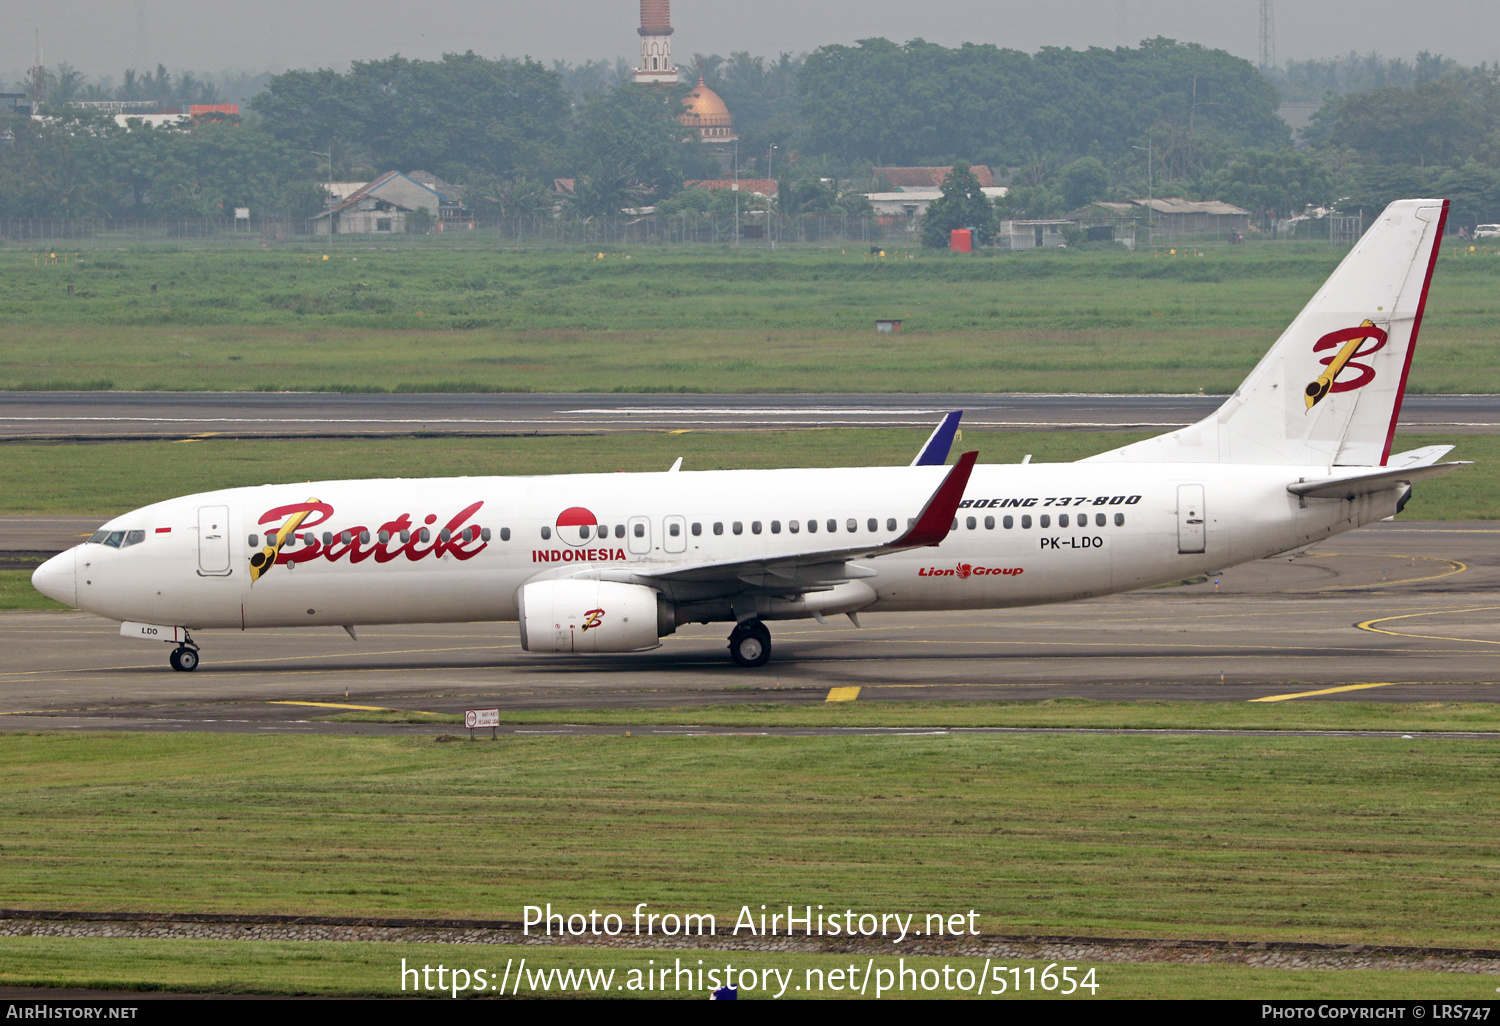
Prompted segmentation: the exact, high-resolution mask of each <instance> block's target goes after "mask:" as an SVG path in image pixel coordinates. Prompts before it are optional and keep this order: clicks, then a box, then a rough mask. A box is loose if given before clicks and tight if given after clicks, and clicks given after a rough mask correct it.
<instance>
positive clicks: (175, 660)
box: [167, 648, 198, 673]
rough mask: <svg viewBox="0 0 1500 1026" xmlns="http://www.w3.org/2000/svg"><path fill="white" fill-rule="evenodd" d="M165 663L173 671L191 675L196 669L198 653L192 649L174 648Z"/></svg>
mask: <svg viewBox="0 0 1500 1026" xmlns="http://www.w3.org/2000/svg"><path fill="white" fill-rule="evenodd" d="M167 662H169V663H171V664H172V669H174V670H181V671H182V672H183V673H192V672H193V671H194V670H196V669H197V668H198V652H197V650H196V649H192V648H174V649H173V650H172V655H171V656H170V657H169V658H168V660H167Z"/></svg>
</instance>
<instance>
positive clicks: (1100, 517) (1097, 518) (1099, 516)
mask: <svg viewBox="0 0 1500 1026" xmlns="http://www.w3.org/2000/svg"><path fill="white" fill-rule="evenodd" d="M1094 526H1095V527H1103V526H1104V514H1103V513H1095V514H1094Z"/></svg>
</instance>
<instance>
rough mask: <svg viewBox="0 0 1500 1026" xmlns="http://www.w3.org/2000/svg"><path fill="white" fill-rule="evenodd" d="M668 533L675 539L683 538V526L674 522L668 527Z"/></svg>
mask: <svg viewBox="0 0 1500 1026" xmlns="http://www.w3.org/2000/svg"><path fill="white" fill-rule="evenodd" d="M667 533H668V534H670V535H671V536H672V537H673V538H678V537H681V535H682V525H681V524H679V523H677V522H676V521H675V520H674V521H672V523H670V524H668V525H667Z"/></svg>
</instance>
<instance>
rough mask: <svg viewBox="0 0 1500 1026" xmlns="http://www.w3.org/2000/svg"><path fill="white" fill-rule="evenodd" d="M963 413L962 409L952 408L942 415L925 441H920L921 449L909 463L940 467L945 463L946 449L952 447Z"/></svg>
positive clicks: (946, 459)
mask: <svg viewBox="0 0 1500 1026" xmlns="http://www.w3.org/2000/svg"><path fill="white" fill-rule="evenodd" d="M963 415H964V411H963V410H954V411H953V412H952V413H949V414H946V415H944V417H943V419H942V420H940V421H938V426H937V427H935V428H933V429H932V434H930V435H928V436H927V441H926V442H924V443H922V451H921V452H919V453H917V458H916V459H914V460H912V461H911V465H912V466H914V467H941V466H942V465H943V464H944V463H947V462H948V450H949V449H952V448H953V436H954V435H955V434H956V433H957V432H958V422H959V420H960V419H961V418H962V417H963Z"/></svg>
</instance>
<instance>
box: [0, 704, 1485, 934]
mask: <svg viewBox="0 0 1500 1026" xmlns="http://www.w3.org/2000/svg"><path fill="white" fill-rule="evenodd" d="M1493 763H1494V755H1493V744H1492V743H1489V742H1466V741H1441V742H1439V741H1402V740H1397V739H1381V740H1363V739H1349V738H1262V737H1250V738H1245V737H1224V736H1213V737H1205V736H1150V737H1117V736H1096V735H1090V736H1067V735H1010V736H1002V737H993V736H990V737H974V736H957V735H949V736H942V737H933V736H926V737H914V736H892V737H881V738H870V737H831V738H828V737H817V738H808V737H796V738H787V737H770V738H753V737H743V736H735V737H725V736H718V737H698V738H686V737H672V738H660V737H654V738H646V737H634V738H626V737H619V736H615V737H588V738H575V737H557V736H553V737H536V738H526V739H518V740H508V741H506V742H504V743H499V744H494V743H491V744H468V743H459V744H434V743H433V742H432V740H431V739H418V738H384V737H310V736H309V737H277V738H269V737H254V736H242V735H206V734H184V735H173V736H166V735H143V734H39V735H31V734H19V733H11V734H5V735H0V822H4V823H5V824H6V829H5V831H4V840H3V844H4V855H5V863H6V876H7V893H9V894H11V895H12V896H13V897H12V898H11V899H10V904H11V905H12V906H15V905H23V906H26V907H34V908H58V907H66V908H80V909H122V910H134V911H147V910H150V911H171V910H185V911H219V912H228V911H233V912H277V913H281V912H295V913H304V914H372V915H414V916H458V917H476V918H505V919H516V918H520V917H521V910H522V906H524V905H526V904H538V903H543V902H547V901H550V902H552V903H553V904H554V905H555V906H558V907H567V908H570V909H580V910H583V911H587V910H589V909H592V908H598V909H600V910H608V911H619V912H626V911H629V910H630V909H632V908H633V907H634V905H635V903H636V902H640V901H646V902H649V903H651V906H652V907H653V908H654V909H656V910H657V911H662V912H665V911H668V910H677V911H679V912H688V911H693V912H712V913H714V914H716V915H720V916H724V915H728V917H729V920H730V921H732V920H733V918H734V915H735V913H736V912H737V910H738V909H739V907H740V906H741V905H744V904H753V905H758V904H761V903H765V904H768V905H776V904H787V903H792V904H807V903H811V904H819V903H822V904H825V905H827V906H828V907H830V908H831V907H834V906H837V907H839V908H845V907H848V908H855V909H863V910H883V911H891V910H897V909H899V910H904V911H911V910H920V911H924V912H926V911H943V910H952V911H964V910H967V909H970V908H973V909H976V910H978V911H979V912H980V919H979V923H978V925H979V928H980V929H981V931H982V932H992V933H1012V934H1015V933H1021V934H1024V933H1046V934H1070V935H1072V934H1078V935H1090V934H1092V935H1096V936H1153V937H1207V938H1223V939H1264V940H1308V941H1319V942H1330V943H1367V944H1417V945H1452V946H1477V947H1497V946H1500V933H1497V927H1496V923H1497V922H1500V898H1497V887H1496V883H1495V881H1496V879H1497V872H1500V862H1497V858H1496V854H1495V853H1496V851H1497V850H1500V848H1497V842H1500V820H1497V818H1496V817H1495V815H1494V799H1493V789H1492V788H1491V787H1490V783H1489V780H1490V775H1491V771H1492V768H1493Z"/></svg>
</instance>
